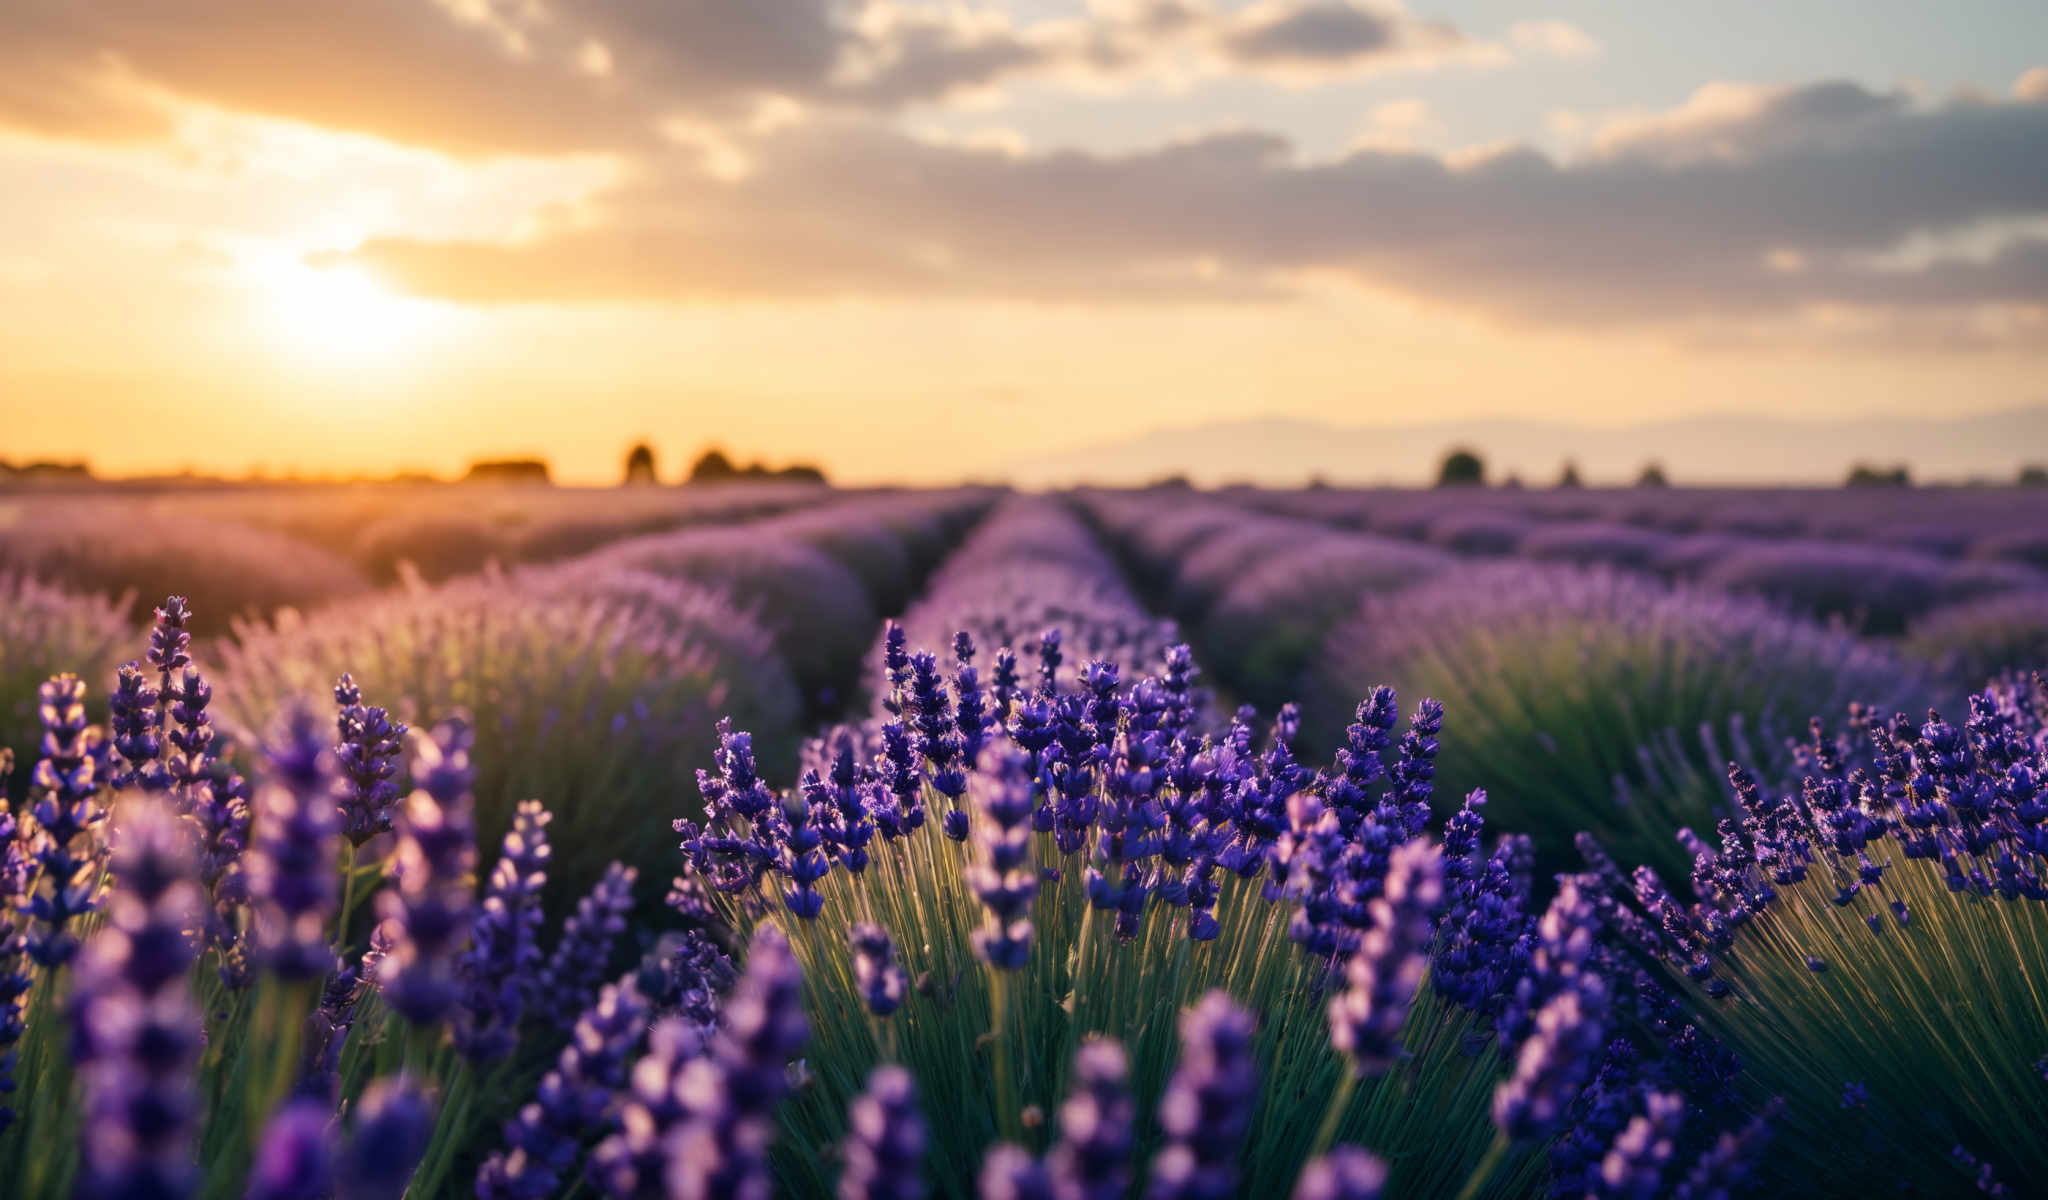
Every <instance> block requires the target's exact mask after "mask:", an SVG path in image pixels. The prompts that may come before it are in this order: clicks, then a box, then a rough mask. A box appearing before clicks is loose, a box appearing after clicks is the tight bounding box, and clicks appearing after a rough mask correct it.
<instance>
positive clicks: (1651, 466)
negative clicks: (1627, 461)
mask: <svg viewBox="0 0 2048 1200" xmlns="http://www.w3.org/2000/svg"><path fill="white" fill-rule="evenodd" d="M1636 486H1637V487H1639V488H1668V487H1670V486H1671V481H1670V480H1669V479H1666V478H1665V477H1664V464H1663V463H1660V462H1651V463H1644V464H1643V473H1642V474H1640V475H1638V476H1636Z"/></svg>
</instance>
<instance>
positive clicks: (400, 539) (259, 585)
mask: <svg viewBox="0 0 2048 1200" xmlns="http://www.w3.org/2000/svg"><path fill="white" fill-rule="evenodd" d="M837 495H839V494H838V493H834V492H832V491H831V490H829V489H825V488H820V487H815V486H806V485H769V484H748V485H731V486H725V487H698V488H664V489H642V488H633V489H602V490H598V489H590V490H581V489H573V488H544V489H536V488H500V487H463V488H448V487H417V486H403V485H382V486H380V485H362V486H357V487H349V488H310V487H297V488H246V489H221V488H212V489H205V490H194V491H173V492H164V493H157V494H142V495H131V494H119V493H111V492H109V493H104V494H89V495H77V494H59V495H40V494H35V493H15V494H10V495H7V496H0V570H5V571H10V572H14V573H18V574H25V575H33V576H35V577H37V578H38V579H40V580H42V581H43V582H45V583H51V584H56V585H59V586H63V587H65V588H68V589H70V590H72V591H76V592H86V593H100V594H105V595H107V596H117V597H118V596H123V595H127V596H131V597H144V598H148V597H159V596H163V595H165V594H166V593H168V592H171V591H174V590H180V589H182V590H183V591H186V592H190V593H191V596H190V599H191V600H192V603H193V604H194V606H195V615H196V617H197V619H199V620H200V622H201V625H200V631H201V632H202V633H213V632H221V631H225V630H226V629H227V627H228V622H229V620H230V619H232V618H234V617H236V616H258V617H268V616H270V615H271V614H272V613H274V612H276V611H277V610H278V609H280V608H285V607H292V608H309V607H313V606H317V605H320V604H324V603H328V602H330V601H333V600H335V599H337V598H340V597H343V596H350V595H357V594H363V593H367V592H369V591H370V590H371V589H372V588H374V587H376V586H379V585H383V584H388V583H390V582H392V581H393V580H395V579H397V578H398V577H399V576H400V575H401V573H409V574H411V575H413V576H416V577H419V578H424V579H428V580H440V579H446V578H450V577H452V576H455V575H461V574H467V573H472V572H475V571H478V570H481V569H483V567H484V566H485V564H487V563H490V562H497V563H500V564H502V565H505V566H508V567H509V566H512V565H515V564H519V563H535V562H544V561H551V560H559V559H565V558H569V557H572V556H575V555H578V554H583V553H586V552H588V551H590V550H592V549H595V548H597V547H598V546H601V545H603V544H605V543H607V542H611V541H615V540H618V539H620V538H624V537H630V536H634V535H637V534H644V533H650V532H656V531H662V530H671V529H679V528H684V527H693V526H705V525H718V524H725V523H731V522H736V521H744V520H751V519H754V518H757V517H763V516H771V515H774V514H777V513H783V512H791V511H794V510H797V509H799V508H803V507H807V506H810V505H813V504H820V503H824V502H827V501H830V500H832V499H833V498H834V497H835V496H837Z"/></svg>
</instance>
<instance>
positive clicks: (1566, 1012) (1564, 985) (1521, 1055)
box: [1493, 876, 1607, 1139]
mask: <svg viewBox="0 0 2048 1200" xmlns="http://www.w3.org/2000/svg"><path fill="white" fill-rule="evenodd" d="M1593 919H1594V918H1593V912H1592V905H1591V904H1590V902H1588V901H1587V900H1585V899H1584V898H1583V897H1582V896H1581V895H1580V891H1579V886H1578V882H1577V880H1575V879H1573V878H1572V877H1570V876H1565V877H1562V878H1561V879H1560V880H1559V885H1558V893H1557V898H1556V899H1555V900H1553V901H1552V902H1551V905H1550V909H1549V911H1548V912H1546V913H1545V914H1544V916H1543V921H1542V924H1541V926H1540V927H1539V944H1538V949H1537V951H1536V953H1535V955H1534V956H1533V957H1532V961H1531V968H1532V974H1531V976H1530V978H1528V979H1525V980H1524V981H1523V984H1524V987H1523V989H1522V992H1521V994H1520V996H1518V999H1521V1000H1522V1001H1523V1003H1524V1004H1526V1003H1527V1002H1528V999H1529V998H1530V994H1531V993H1532V992H1533V993H1534V994H1535V995H1539V996H1541V995H1546V994H1547V996H1548V998H1547V999H1545V1000H1544V1001H1543V1002H1542V1006H1541V1007H1540V1008H1538V1009H1536V1010H1535V1016H1534V1031H1533V1032H1532V1033H1531V1034H1530V1036H1529V1037H1528V1039H1527V1040H1526V1041H1523V1042H1522V1043H1521V1045H1520V1048H1519V1050H1517V1051H1516V1057H1515V1068H1514V1071H1513V1073H1512V1074H1511V1075H1510V1076H1509V1077H1508V1078H1507V1079H1506V1080H1504V1081H1502V1082H1501V1083H1500V1084H1499V1086H1497V1087H1496V1088H1495V1089H1494V1093H1493V1119H1494V1123H1495V1124H1496V1125H1498V1126H1499V1127H1500V1129H1501V1132H1502V1133H1504V1134H1506V1135H1507V1136H1509V1137H1511V1138H1516V1139H1539V1138H1542V1137H1545V1136H1548V1135H1549V1134H1550V1133H1552V1132H1554V1131H1555V1130H1556V1128H1557V1126H1558V1124H1559V1123H1560V1121H1561V1120H1562V1119H1563V1117H1564V1114H1565V1111H1566V1110H1567V1109H1568V1108H1569V1107H1570V1105H1571V1103H1572V1100H1573V1098H1574V1096H1576V1094H1577V1093H1578V1091H1579V1089H1580V1088H1581V1087H1582V1086H1583V1085H1584V1084H1585V1082H1586V1080H1587V1079H1589V1078H1590V1077H1591V1076H1592V1073H1593V1069H1594V1068H1595V1066H1597V1064H1598V1054H1599V1049H1600V1046H1601V1044H1602V1041H1603V1039H1604V1036H1605V1034H1604V1029H1603V1025H1604V1020H1605V1017H1606V1010H1607V991H1606V985H1605V983H1604V982H1603V981H1602V980H1601V978H1600V976H1599V975H1597V974H1595V973H1593V972H1591V971H1587V970H1583V969H1582V964H1583V962H1584V961H1585V957H1586V954H1587V952H1588V950H1589V949H1590V947H1591V944H1592V936H1593V930H1592V922H1593Z"/></svg>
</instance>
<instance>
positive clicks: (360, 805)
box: [334, 675, 406, 846]
mask: <svg viewBox="0 0 2048 1200" xmlns="http://www.w3.org/2000/svg"><path fill="white" fill-rule="evenodd" d="M334 703H335V707H336V709H337V710H338V711H337V712H336V714H335V722H334V723H335V732H336V734H337V735H338V736H339V738H340V740H339V742H337V743H336V745H335V747H334V758H335V761H336V763H337V764H339V767H340V770H341V776H342V780H343V782H344V783H345V785H346V787H347V791H346V792H345V793H344V795H343V797H342V802H341V814H342V833H343V834H344V835H345V836H346V837H347V838H348V840H349V841H350V842H351V843H353V844H355V845H357V846H361V845H362V844H363V843H364V842H367V841H369V840H370V839H371V838H373V837H376V836H377V835H378V834H380V833H389V832H390V831H391V817H392V810H393V809H394V808H396V807H397V805H398V800H399V796H400V792H399V788H398V771H399V762H398V759H399V756H400V753H401V751H402V749H403V747H404V743H405V735H406V728H405V725H404V723H403V722H398V721H393V720H392V719H391V714H389V713H387V712H385V711H384V710H383V709H381V708H372V707H370V706H368V705H365V704H364V703H363V691H362V689H361V688H359V687H357V686H356V681H355V679H354V677H353V676H350V675H343V676H342V677H341V678H340V680H338V681H337V682H336V683H335V685H334Z"/></svg>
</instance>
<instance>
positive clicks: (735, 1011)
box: [667, 925, 810, 1200]
mask: <svg viewBox="0 0 2048 1200" xmlns="http://www.w3.org/2000/svg"><path fill="white" fill-rule="evenodd" d="M802 1001H803V972H802V970H801V969H800V968H799V967H798V966H797V961H796V957H795V955H793V954H791V953H790V949H789V941H788V939H787V938H785V937H784V936H783V934H782V932H781V931H780V930H778V929H776V928H775V927H774V926H773V925H764V926H762V927H761V929H760V930H759V931H758V932H756V933H755V935H754V941H753V944H752V946H751V947H750V948H749V950H748V952H747V972H746V974H745V976H743V977H742V978H741V980H740V982H739V985H738V987H736V988H735V989H734V990H733V994H732V996H731V998H730V999H729V1000H728V1001H727V1003H726V1010H725V1016H726V1021H725V1027H724V1028H723V1029H721V1030H720V1031H719V1034H718V1037H717V1040H716V1041H714V1042H713V1043H712V1047H711V1053H710V1055H709V1057H708V1058H706V1059H702V1060H699V1061H698V1062H696V1063H693V1064H691V1067H690V1068H689V1071H690V1077H689V1078H686V1079H685V1080H684V1081H683V1085H682V1086H683V1087H684V1090H685V1094H686V1096H687V1098H688V1104H689V1108H690V1115H689V1117H688V1119H687V1120H686V1121H685V1122H684V1123H683V1124H682V1125H681V1127H679V1128H678V1129H677V1130H676V1131H675V1133H674V1134H673V1135H671V1137H670V1139H669V1145H668V1156H669V1158H668V1176H667V1184H668V1189H669V1193H670V1195H671V1196H676V1197H682V1198H683V1200H702V1198H708V1197H712V1196H733V1197H743V1198H752V1197H765V1196H766V1195H767V1193H768V1162H767V1148H768V1143H769V1141H770V1139H771V1138H772V1137H773V1136H774V1127H773V1115H774V1112H775V1106H776V1104H777V1103H778V1102H779V1101H780V1100H781V1099H782V1094H783V1092H784V1091H785V1090H786V1089H787V1088H788V1076H787V1069H788V1066H789V1060H790V1059H792V1058H794V1057H795V1056H796V1055H797V1053H798V1052H800V1051H801V1050H802V1049H803V1045H804V1042H805V1041H806V1040H807V1039H808V1038H809V1036H810V1028H809V1026H808V1025H807V1024H806V1022H805V1020H804V1012H803V1002H802Z"/></svg>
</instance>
